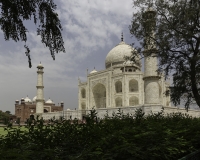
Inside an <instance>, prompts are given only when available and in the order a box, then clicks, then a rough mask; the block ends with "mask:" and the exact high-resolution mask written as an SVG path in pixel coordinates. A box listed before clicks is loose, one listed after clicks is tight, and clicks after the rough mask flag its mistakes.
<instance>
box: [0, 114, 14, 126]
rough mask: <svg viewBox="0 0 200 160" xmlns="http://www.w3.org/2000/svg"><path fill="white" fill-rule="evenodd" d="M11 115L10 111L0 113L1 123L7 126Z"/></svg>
mask: <svg viewBox="0 0 200 160" xmlns="http://www.w3.org/2000/svg"><path fill="white" fill-rule="evenodd" d="M10 116H11V113H10V111H6V112H2V111H0V123H2V124H5V125H7V124H8V123H9V121H10Z"/></svg>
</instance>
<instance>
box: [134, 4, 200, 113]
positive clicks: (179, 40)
mask: <svg viewBox="0 0 200 160" xmlns="http://www.w3.org/2000/svg"><path fill="white" fill-rule="evenodd" d="M133 2H134V6H135V7H137V9H136V10H134V14H133V18H132V24H131V25H130V32H131V34H132V35H134V36H135V37H136V38H137V39H138V40H139V41H142V43H141V46H139V47H136V48H137V49H138V52H139V53H140V54H141V55H142V54H143V52H144V48H145V37H146V36H148V38H149V39H150V41H152V42H153V43H154V44H155V45H156V53H157V56H158V58H159V70H158V71H160V72H165V75H166V77H167V76H169V74H172V76H173V84H172V86H171V87H170V93H169V94H170V95H171V100H172V102H173V103H174V104H175V105H177V104H180V102H181V99H182V98H185V107H186V109H188V108H189V106H190V104H191V103H192V102H193V100H195V101H196V104H197V105H198V106H199V107H200V1H199V0H134V1H133ZM148 8H152V9H153V10H154V11H155V12H156V17H155V21H156V24H155V26H153V27H154V28H155V32H154V34H148V29H149V28H151V27H152V25H151V24H152V23H151V21H149V22H148V21H145V11H146V10H147V9H148ZM154 53H155V50H154V49H152V52H151V51H150V53H149V56H151V55H152V54H154Z"/></svg>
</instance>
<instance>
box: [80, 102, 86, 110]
mask: <svg viewBox="0 0 200 160" xmlns="http://www.w3.org/2000/svg"><path fill="white" fill-rule="evenodd" d="M81 109H82V110H85V109H86V104H85V102H82V103H81Z"/></svg>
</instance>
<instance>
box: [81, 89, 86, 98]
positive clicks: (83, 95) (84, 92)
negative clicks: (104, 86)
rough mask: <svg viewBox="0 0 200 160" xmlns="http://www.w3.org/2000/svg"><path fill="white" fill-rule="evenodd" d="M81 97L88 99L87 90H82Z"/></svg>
mask: <svg viewBox="0 0 200 160" xmlns="http://www.w3.org/2000/svg"><path fill="white" fill-rule="evenodd" d="M81 97H82V98H85V97H86V91H85V88H82V89H81Z"/></svg>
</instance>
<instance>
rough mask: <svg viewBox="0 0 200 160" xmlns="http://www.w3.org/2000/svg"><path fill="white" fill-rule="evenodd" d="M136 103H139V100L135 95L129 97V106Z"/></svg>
mask: <svg viewBox="0 0 200 160" xmlns="http://www.w3.org/2000/svg"><path fill="white" fill-rule="evenodd" d="M138 104H139V100H138V98H137V97H135V96H132V97H130V99H129V106H135V105H138Z"/></svg>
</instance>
